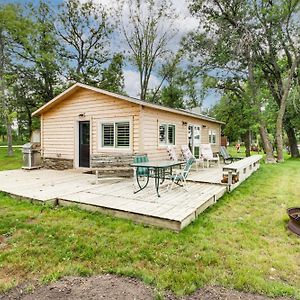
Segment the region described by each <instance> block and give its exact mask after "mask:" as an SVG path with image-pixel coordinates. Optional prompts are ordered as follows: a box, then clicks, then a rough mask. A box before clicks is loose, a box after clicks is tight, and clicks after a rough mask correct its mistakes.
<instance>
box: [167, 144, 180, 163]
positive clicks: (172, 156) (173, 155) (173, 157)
mask: <svg viewBox="0 0 300 300" xmlns="http://www.w3.org/2000/svg"><path fill="white" fill-rule="evenodd" d="M167 151H168V154H169V157H170V159H171V160H174V161H178V158H177V154H176V151H175V148H174V146H168V147H167Z"/></svg>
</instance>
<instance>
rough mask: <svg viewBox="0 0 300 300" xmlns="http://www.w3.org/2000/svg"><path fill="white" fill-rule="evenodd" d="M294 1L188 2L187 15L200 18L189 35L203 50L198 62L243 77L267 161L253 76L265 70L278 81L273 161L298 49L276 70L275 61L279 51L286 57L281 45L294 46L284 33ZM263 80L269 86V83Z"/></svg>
mask: <svg viewBox="0 0 300 300" xmlns="http://www.w3.org/2000/svg"><path fill="white" fill-rule="evenodd" d="M298 4H299V1H293V0H288V1H277V2H274V1H256V0H251V1H238V0H236V1H231V2H230V4H229V3H228V1H224V0H214V1H200V0H194V1H193V3H192V5H191V11H192V13H194V15H196V16H198V17H199V18H201V21H202V24H201V25H202V29H204V32H203V31H202V32H200V33H198V34H196V35H194V37H193V39H192V40H194V44H195V45H196V49H201V50H200V51H201V54H202V53H203V54H204V60H202V63H203V65H204V66H205V67H209V68H210V69H211V70H212V69H213V70H216V69H219V70H220V69H221V71H223V72H224V70H227V71H228V73H227V76H232V74H233V73H234V74H239V76H247V77H248V81H249V87H250V92H251V93H252V100H251V101H252V102H253V101H254V102H255V103H254V104H255V105H256V107H257V111H256V115H257V117H258V118H260V124H261V128H260V129H261V130H260V132H261V137H262V140H263V142H264V147H265V151H266V153H267V158H268V160H270V161H273V160H274V159H273V157H272V153H271V151H272V149H271V147H270V143H269V141H268V139H267V136H268V135H267V132H266V124H264V120H263V118H261V114H260V113H259V109H260V103H259V99H258V97H257V90H258V87H259V84H260V80H261V79H262V77H261V76H257V74H260V72H257V71H258V70H261V71H262V72H264V71H265V70H266V68H269V69H270V72H271V73H272V72H277V74H279V76H280V77H281V80H282V81H281V83H283V84H281V86H280V88H281V93H280V97H279V109H278V111H277V117H276V118H277V126H276V132H277V133H276V140H277V152H278V161H282V160H283V156H282V149H283V147H282V121H283V117H284V113H285V108H286V100H287V98H288V93H289V91H290V88H291V81H292V78H293V74H294V71H295V68H296V67H297V65H298V63H299V62H298V53H297V51H296V52H293V53H292V54H293V55H291V56H289V57H288V59H290V61H291V62H292V63H291V64H290V65H289V66H288V68H287V69H285V70H280V69H279V68H278V65H277V63H278V61H279V58H280V57H282V55H284V54H285V55H286V56H288V55H287V52H286V51H285V49H284V48H289V49H293V46H295V44H294V42H293V41H292V39H290V36H289V33H290V27H289V25H291V20H293V19H296V15H295V14H296V13H297V5H298ZM286 24H288V25H286ZM284 28H285V29H284ZM287 28H288V29H287ZM228 41H230V43H229V42H228ZM205 50H209V51H208V53H207V52H206V53H205ZM270 67H271V68H270ZM284 75H286V76H284ZM284 78H286V81H285V82H284ZM263 80H264V81H265V82H266V81H267V82H268V77H266V76H264V78H263ZM268 83H269V88H270V84H271V82H270V81H269V82H268Z"/></svg>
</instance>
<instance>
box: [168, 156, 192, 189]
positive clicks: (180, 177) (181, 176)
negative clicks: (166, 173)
mask: <svg viewBox="0 0 300 300" xmlns="http://www.w3.org/2000/svg"><path fill="white" fill-rule="evenodd" d="M195 161H196V160H195V158H194V157H191V158H189V159H188V160H187V162H186V164H185V166H184V168H183V169H182V170H176V171H177V172H176V173H175V174H173V175H171V176H170V179H171V183H170V184H169V186H168V190H171V189H172V188H173V186H174V184H177V185H180V183H181V184H182V185H180V186H182V187H183V188H184V189H185V190H187V184H186V178H187V176H188V175H189V173H190V170H191V168H192V165H193V163H194V162H195Z"/></svg>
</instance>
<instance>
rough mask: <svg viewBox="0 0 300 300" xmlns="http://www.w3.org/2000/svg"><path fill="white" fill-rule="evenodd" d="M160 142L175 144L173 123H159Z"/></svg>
mask: <svg viewBox="0 0 300 300" xmlns="http://www.w3.org/2000/svg"><path fill="white" fill-rule="evenodd" d="M159 144H160V145H175V125H171V124H161V125H159Z"/></svg>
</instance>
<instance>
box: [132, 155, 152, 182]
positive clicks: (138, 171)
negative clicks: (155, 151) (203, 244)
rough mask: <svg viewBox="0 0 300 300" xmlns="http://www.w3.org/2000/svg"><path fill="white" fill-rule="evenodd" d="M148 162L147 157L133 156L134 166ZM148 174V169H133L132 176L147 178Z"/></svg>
mask: <svg viewBox="0 0 300 300" xmlns="http://www.w3.org/2000/svg"><path fill="white" fill-rule="evenodd" d="M148 161H149V158H148V156H147V155H139V156H135V157H134V160H133V162H134V163H135V164H138V163H145V162H148ZM148 172H149V169H148V168H143V167H138V168H134V176H139V177H147V176H148Z"/></svg>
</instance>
